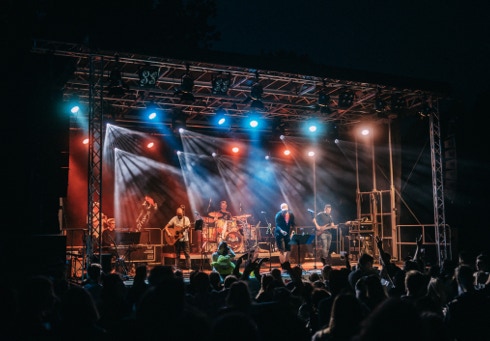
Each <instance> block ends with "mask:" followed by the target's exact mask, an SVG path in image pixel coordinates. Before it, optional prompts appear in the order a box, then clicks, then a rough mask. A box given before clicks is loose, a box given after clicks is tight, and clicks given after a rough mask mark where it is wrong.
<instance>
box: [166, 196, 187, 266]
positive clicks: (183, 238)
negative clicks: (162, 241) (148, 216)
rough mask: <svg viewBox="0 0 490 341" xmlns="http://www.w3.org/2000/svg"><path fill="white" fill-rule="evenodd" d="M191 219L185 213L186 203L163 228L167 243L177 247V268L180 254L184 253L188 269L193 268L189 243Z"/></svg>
mask: <svg viewBox="0 0 490 341" xmlns="http://www.w3.org/2000/svg"><path fill="white" fill-rule="evenodd" d="M190 226H191V221H190V220H189V217H187V216H185V215H184V205H182V206H180V207H179V208H177V211H176V215H175V216H173V217H172V218H171V219H170V220H169V222H168V223H167V225H165V227H164V228H163V229H164V231H165V238H166V240H167V244H169V245H174V247H175V268H176V269H178V268H179V263H180V254H181V253H184V256H185V265H186V268H187V270H190V269H191V255H190V245H189V228H190Z"/></svg>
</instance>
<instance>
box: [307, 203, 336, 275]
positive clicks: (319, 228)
mask: <svg viewBox="0 0 490 341" xmlns="http://www.w3.org/2000/svg"><path fill="white" fill-rule="evenodd" d="M313 223H314V224H315V229H316V233H317V238H319V240H320V246H321V254H320V259H321V261H322V263H323V265H325V264H327V263H330V262H329V260H330V246H331V245H332V232H331V231H332V229H335V228H337V226H336V225H335V224H334V222H333V218H332V206H331V205H330V204H326V205H325V207H324V209H323V212H320V213H318V214H317V215H316V216H315V217H313Z"/></svg>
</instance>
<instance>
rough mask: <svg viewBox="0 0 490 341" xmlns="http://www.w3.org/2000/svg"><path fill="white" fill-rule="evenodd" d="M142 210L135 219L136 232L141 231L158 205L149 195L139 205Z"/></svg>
mask: <svg viewBox="0 0 490 341" xmlns="http://www.w3.org/2000/svg"><path fill="white" fill-rule="evenodd" d="M141 206H142V208H141V211H140V214H139V215H138V218H137V219H136V230H137V231H141V229H143V228H144V227H145V226H146V224H148V222H149V221H150V217H151V213H152V212H154V211H156V210H157V209H158V205H157V203H156V202H155V200H153V198H152V197H150V196H149V195H145V201H143V203H142V204H141Z"/></svg>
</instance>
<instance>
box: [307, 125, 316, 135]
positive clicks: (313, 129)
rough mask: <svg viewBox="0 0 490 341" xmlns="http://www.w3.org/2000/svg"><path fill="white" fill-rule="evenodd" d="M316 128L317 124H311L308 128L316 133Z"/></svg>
mask: <svg viewBox="0 0 490 341" xmlns="http://www.w3.org/2000/svg"><path fill="white" fill-rule="evenodd" d="M316 129H317V128H316V126H310V127H309V128H308V130H309V131H310V132H312V133H314V132H315V131H316Z"/></svg>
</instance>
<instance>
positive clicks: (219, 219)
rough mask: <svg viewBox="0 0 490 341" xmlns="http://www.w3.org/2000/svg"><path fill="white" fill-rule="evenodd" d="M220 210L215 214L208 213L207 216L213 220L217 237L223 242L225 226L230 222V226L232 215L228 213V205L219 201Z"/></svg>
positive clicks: (224, 201) (223, 201)
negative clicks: (216, 229)
mask: <svg viewBox="0 0 490 341" xmlns="http://www.w3.org/2000/svg"><path fill="white" fill-rule="evenodd" d="M219 204H220V209H219V211H217V212H210V213H209V216H211V217H213V218H214V222H215V225H216V227H217V228H218V233H219V237H220V239H221V240H224V239H225V237H226V232H227V225H228V222H230V225H231V224H232V220H233V215H232V214H231V212H230V211H228V203H227V202H226V200H221V201H220V203H219Z"/></svg>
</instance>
